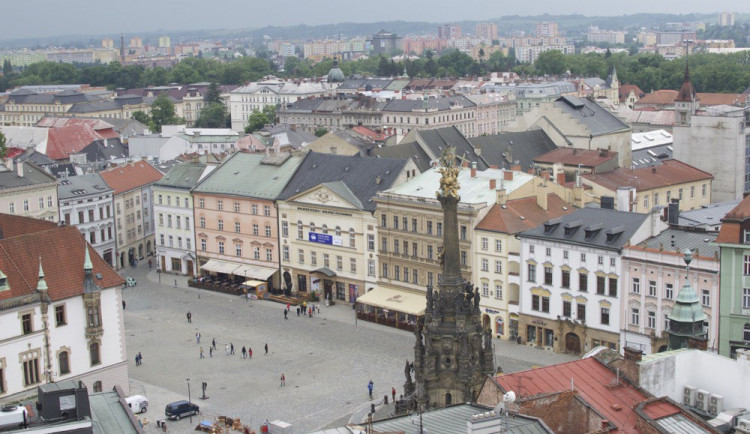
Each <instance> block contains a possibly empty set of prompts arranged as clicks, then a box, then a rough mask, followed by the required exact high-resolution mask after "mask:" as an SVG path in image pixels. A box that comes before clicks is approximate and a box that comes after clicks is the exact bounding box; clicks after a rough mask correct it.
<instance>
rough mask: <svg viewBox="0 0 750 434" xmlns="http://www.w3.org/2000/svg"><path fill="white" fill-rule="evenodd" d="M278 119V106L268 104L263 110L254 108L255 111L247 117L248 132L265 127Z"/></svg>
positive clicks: (246, 129) (246, 128) (246, 127)
mask: <svg viewBox="0 0 750 434" xmlns="http://www.w3.org/2000/svg"><path fill="white" fill-rule="evenodd" d="M275 121H276V107H274V106H266V107H263V111H260V110H253V112H252V113H251V114H250V116H248V118H247V124H246V125H245V132H246V133H248V134H249V133H254V132H256V131H258V130H259V129H261V128H263V127H264V126H266V125H267V124H273V123H275Z"/></svg>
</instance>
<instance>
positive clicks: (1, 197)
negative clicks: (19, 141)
mask: <svg viewBox="0 0 750 434" xmlns="http://www.w3.org/2000/svg"><path fill="white" fill-rule="evenodd" d="M0 186H1V187H0V213H5V214H15V215H20V216H26V217H35V218H38V219H42V220H51V221H57V219H58V211H57V209H58V208H57V206H58V205H57V179H55V177H54V176H52V175H50V174H49V173H47V172H45V171H44V170H43V169H41V168H40V167H39V166H36V165H35V164H32V163H28V162H23V163H19V162H16V163H14V162H13V160H12V159H7V160H6V161H5V162H4V165H2V166H0Z"/></svg>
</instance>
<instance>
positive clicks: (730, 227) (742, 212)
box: [716, 196, 750, 244]
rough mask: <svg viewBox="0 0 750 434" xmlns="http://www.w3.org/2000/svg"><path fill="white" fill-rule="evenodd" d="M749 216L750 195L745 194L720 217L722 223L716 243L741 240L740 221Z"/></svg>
mask: <svg viewBox="0 0 750 434" xmlns="http://www.w3.org/2000/svg"><path fill="white" fill-rule="evenodd" d="M749 218H750V196H745V198H744V199H742V202H740V203H738V204H737V206H736V207H734V208H732V210H731V211H729V213H727V215H726V216H725V217H724V218H723V219H721V221H722V223H723V224H722V225H721V229H720V230H719V236H718V237H716V242H717V243H729V244H739V243H741V242H742V226H741V223H742V222H743V221H745V220H747V219H749Z"/></svg>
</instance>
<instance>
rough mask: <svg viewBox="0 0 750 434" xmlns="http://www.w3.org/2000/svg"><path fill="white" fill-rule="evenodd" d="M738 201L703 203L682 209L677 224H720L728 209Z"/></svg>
mask: <svg viewBox="0 0 750 434" xmlns="http://www.w3.org/2000/svg"><path fill="white" fill-rule="evenodd" d="M739 203H740V201H738V200H735V201H732V202H717V203H710V204H708V205H704V206H702V207H700V208H699V209H695V210H692V211H682V212H680V215H679V220H678V221H677V224H678V225H679V226H684V227H712V226H717V225H720V224H721V219H723V218H724V217H725V216H726V215H727V214H728V213H729V211H731V210H732V209H734V207H736V206H737V205H738V204H739Z"/></svg>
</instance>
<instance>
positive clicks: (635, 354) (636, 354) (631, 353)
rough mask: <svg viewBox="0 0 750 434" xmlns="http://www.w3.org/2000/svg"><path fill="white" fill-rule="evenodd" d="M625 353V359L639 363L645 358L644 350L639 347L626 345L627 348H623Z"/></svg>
mask: <svg viewBox="0 0 750 434" xmlns="http://www.w3.org/2000/svg"><path fill="white" fill-rule="evenodd" d="M623 353H624V354H623V355H624V356H625V360H629V361H633V362H635V363H638V362H640V361H641V359H643V351H641V350H639V349H638V348H633V347H628V346H626V347H625V348H623Z"/></svg>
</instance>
